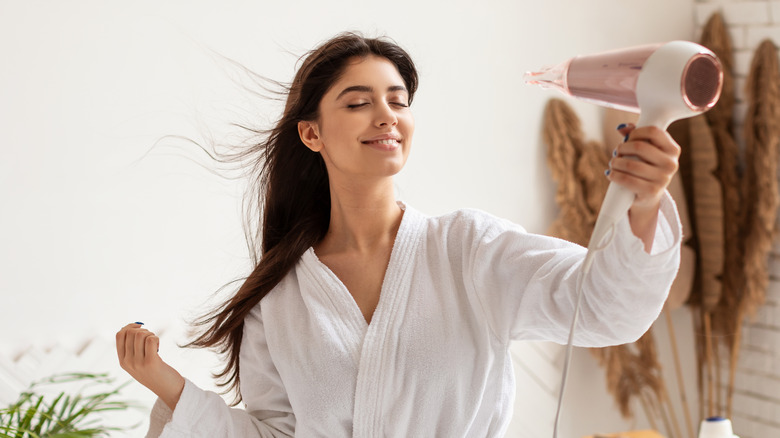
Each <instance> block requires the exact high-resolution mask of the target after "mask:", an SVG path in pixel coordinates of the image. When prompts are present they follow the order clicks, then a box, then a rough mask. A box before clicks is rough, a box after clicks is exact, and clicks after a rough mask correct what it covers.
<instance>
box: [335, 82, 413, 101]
mask: <svg viewBox="0 0 780 438" xmlns="http://www.w3.org/2000/svg"><path fill="white" fill-rule="evenodd" d="M373 91H374V87H369V86H368V85H353V86H351V87H347V88H345V89H343V90H341V93H339V95H338V96H336V100H339V99H341V96H343V95H345V94H347V93H353V92H358V93H371V92H373ZM395 91H405V92H407V93H408V91H407V89H406V87H404V86H403V85H392V86H390V87H387V92H388V93H393V92H395Z"/></svg>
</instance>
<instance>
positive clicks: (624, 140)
mask: <svg viewBox="0 0 780 438" xmlns="http://www.w3.org/2000/svg"><path fill="white" fill-rule="evenodd" d="M629 135H630V134H626V136H625V137H623V143H625V142H627V141H628V136H629Z"/></svg>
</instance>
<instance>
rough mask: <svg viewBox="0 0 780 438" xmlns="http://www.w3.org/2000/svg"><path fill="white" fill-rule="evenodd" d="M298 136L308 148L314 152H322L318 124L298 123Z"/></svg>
mask: <svg viewBox="0 0 780 438" xmlns="http://www.w3.org/2000/svg"><path fill="white" fill-rule="evenodd" d="M298 136H300V137H301V141H302V142H303V144H305V145H306V147H307V148H309V149H311V150H312V151H314V152H319V151H321V150H322V140H321V139H320V128H319V126H318V125H317V122H309V121H305V120H304V121H300V122H298Z"/></svg>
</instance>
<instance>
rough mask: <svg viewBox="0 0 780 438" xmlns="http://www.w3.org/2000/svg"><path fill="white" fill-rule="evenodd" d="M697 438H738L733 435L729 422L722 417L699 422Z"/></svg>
mask: <svg viewBox="0 0 780 438" xmlns="http://www.w3.org/2000/svg"><path fill="white" fill-rule="evenodd" d="M699 438H739V437H738V436H736V435H734V430H733V429H732V428H731V420H729V419H728V418H723V417H710V418H708V419H706V420H704V421H702V422H701V426H700V427H699Z"/></svg>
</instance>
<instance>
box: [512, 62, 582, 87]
mask: <svg viewBox="0 0 780 438" xmlns="http://www.w3.org/2000/svg"><path fill="white" fill-rule="evenodd" d="M570 63H571V60H567V61H566V62H564V63H562V64H558V65H556V66H553V67H542V68H541V69H539V71H529V72H526V73H525V75H523V80H524V81H525V83H526V84H532V85H538V86H540V87H542V88H553V89H555V90H558V91H560V92H562V93H565V94H570V93H569V86H568V84H567V83H566V77H567V73H568V71H569V64H570Z"/></svg>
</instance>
